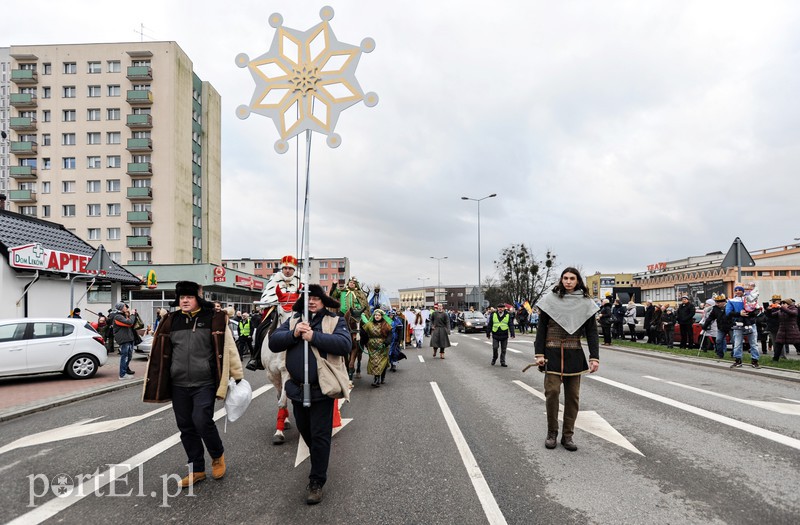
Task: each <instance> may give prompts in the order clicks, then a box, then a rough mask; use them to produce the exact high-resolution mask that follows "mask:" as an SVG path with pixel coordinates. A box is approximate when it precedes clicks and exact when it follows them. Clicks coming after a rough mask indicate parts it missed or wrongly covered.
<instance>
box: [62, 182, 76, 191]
mask: <svg viewBox="0 0 800 525" xmlns="http://www.w3.org/2000/svg"><path fill="white" fill-rule="evenodd" d="M61 193H75V181H74V180H62V181H61Z"/></svg>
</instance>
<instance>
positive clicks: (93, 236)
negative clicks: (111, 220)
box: [87, 228, 100, 241]
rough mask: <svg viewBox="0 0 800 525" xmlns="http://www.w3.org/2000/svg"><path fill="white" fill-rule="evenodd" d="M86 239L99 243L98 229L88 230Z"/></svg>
mask: <svg viewBox="0 0 800 525" xmlns="http://www.w3.org/2000/svg"><path fill="white" fill-rule="evenodd" d="M87 233H88V235H87V238H88V239H89V240H90V241H99V240H100V228H89V230H88V232H87Z"/></svg>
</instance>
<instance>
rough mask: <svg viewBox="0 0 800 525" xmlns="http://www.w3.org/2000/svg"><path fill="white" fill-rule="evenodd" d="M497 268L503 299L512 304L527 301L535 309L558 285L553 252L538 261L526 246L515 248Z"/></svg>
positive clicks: (506, 252) (504, 254) (506, 251)
mask: <svg viewBox="0 0 800 525" xmlns="http://www.w3.org/2000/svg"><path fill="white" fill-rule="evenodd" d="M494 265H495V268H496V269H497V273H498V275H499V276H500V287H501V289H502V290H503V297H504V298H505V300H507V301H509V302H511V303H512V304H513V303H522V302H523V301H526V300H527V301H529V302H530V304H531V305H533V304H534V303H536V301H538V300H539V298H540V297H541V296H542V294H544V292H545V291H547V290H548V289H550V288H551V287H552V286H553V285H554V284H555V279H556V275H555V269H556V254H554V253H553V252H552V251H550V250H547V252H546V253H545V256H544V258H542V259H539V258H537V257H536V255H535V254H534V253H533V251H532V250H531V249H529V248H528V247H527V246H526V245H525V243H520V244H512V245H511V246H509V247H508V248H504V249H503V250H502V251H501V252H500V259H499V260H497V261H494Z"/></svg>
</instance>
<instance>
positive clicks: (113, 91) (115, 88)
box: [108, 84, 120, 97]
mask: <svg viewBox="0 0 800 525" xmlns="http://www.w3.org/2000/svg"><path fill="white" fill-rule="evenodd" d="M119 94H120V89H119V84H109V85H108V96H109V97H118V96H119Z"/></svg>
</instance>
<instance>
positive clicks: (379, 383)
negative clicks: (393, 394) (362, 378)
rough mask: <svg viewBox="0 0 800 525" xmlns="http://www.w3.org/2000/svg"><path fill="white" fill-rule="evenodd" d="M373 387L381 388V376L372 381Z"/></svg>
mask: <svg viewBox="0 0 800 525" xmlns="http://www.w3.org/2000/svg"><path fill="white" fill-rule="evenodd" d="M372 386H374V387H376V388H377V387H379V386H381V376H375V379H374V380H373V381H372Z"/></svg>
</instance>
